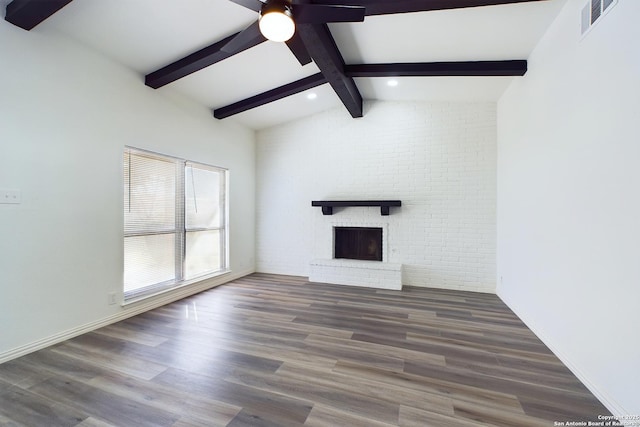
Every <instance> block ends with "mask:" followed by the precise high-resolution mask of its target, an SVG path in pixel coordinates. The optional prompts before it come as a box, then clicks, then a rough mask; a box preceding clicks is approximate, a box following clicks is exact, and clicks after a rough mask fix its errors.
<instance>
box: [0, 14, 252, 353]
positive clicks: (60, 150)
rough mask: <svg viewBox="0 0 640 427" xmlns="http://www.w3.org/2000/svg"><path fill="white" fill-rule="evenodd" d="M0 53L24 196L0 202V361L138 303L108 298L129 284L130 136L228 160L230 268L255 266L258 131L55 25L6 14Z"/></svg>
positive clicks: (5, 131) (6, 175) (0, 159)
mask: <svg viewBox="0 0 640 427" xmlns="http://www.w3.org/2000/svg"><path fill="white" fill-rule="evenodd" d="M0 52H2V54H1V55H0V56H1V59H0V61H2V66H0V82H2V90H1V93H0V188H17V189H20V190H21V191H22V199H23V202H22V204H20V205H4V204H3V205H0V361H1V360H2V359H3V358H4V359H6V358H7V357H9V358H10V357H14V356H15V355H19V354H20V352H21V351H23V350H28V349H30V348H33V346H34V345H35V346H37V343H42V342H46V341H47V340H51V339H53V340H55V337H60V336H64V335H65V334H66V333H70V332H72V331H77V330H81V329H82V328H83V326H86V325H92V324H97V323H100V322H101V321H104V320H105V319H106V320H108V319H113V318H114V317H117V316H119V315H122V314H123V313H126V312H131V311H132V310H136V309H139V307H136V306H129V307H127V308H126V309H124V308H122V307H120V306H119V305H108V304H107V302H108V299H107V294H108V292H110V291H112V290H117V291H118V292H120V294H121V291H122V258H123V244H122V229H123V214H122V206H123V202H122V191H123V190H122V150H123V146H124V145H131V146H134V147H140V148H144V149H148V150H153V151H156V152H160V153H166V154H170V155H174V156H179V157H183V158H187V159H192V160H197V161H201V162H204V163H210V164H214V165H218V166H222V167H226V168H228V169H229V170H230V187H231V195H230V198H231V199H230V229H231V242H230V247H231V268H232V270H233V271H234V273H236V274H241V273H244V274H246V273H249V272H251V271H253V257H254V235H255V230H254V227H255V226H254V224H255V218H254V215H255V203H254V200H255V198H254V188H255V140H254V138H255V136H254V134H253V132H252V131H248V130H246V129H242V128H238V127H233V126H232V125H230V124H227V123H226V122H218V121H216V120H215V119H214V118H213V117H212V116H211V113H210V111H208V110H206V109H201V108H199V107H195V106H194V105H193V104H191V103H190V102H188V101H186V100H184V99H182V100H181V99H179V98H177V97H175V96H172V95H171V94H170V89H162V90H159V91H154V90H153V89H150V88H148V87H146V86H144V83H143V77H142V76H140V75H136V74H134V73H132V72H131V71H129V70H127V69H125V68H123V67H121V66H119V65H117V64H116V63H114V62H111V61H109V60H107V59H105V58H104V57H101V56H98V55H97V54H94V53H92V52H91V51H88V50H85V49H84V48H83V47H81V46H79V45H77V44H75V43H73V42H71V41H70V40H66V39H64V38H62V37H60V36H57V35H55V34H46V35H45V34H43V33H41V32H39V31H37V30H35V31H32V32H26V31H24V30H21V29H19V28H17V27H14V26H12V25H11V24H9V23H7V22H5V21H4V20H2V21H0ZM221 281H222V280H218V281H217V282H221ZM210 283H216V281H212V282H210Z"/></svg>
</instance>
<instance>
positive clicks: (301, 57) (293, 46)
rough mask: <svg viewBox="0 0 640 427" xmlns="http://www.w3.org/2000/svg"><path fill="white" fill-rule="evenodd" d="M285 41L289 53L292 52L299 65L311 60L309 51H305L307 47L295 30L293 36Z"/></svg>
mask: <svg viewBox="0 0 640 427" xmlns="http://www.w3.org/2000/svg"><path fill="white" fill-rule="evenodd" d="M285 43H286V44H287V47H288V48H289V50H290V51H291V53H293V55H294V56H295V57H296V59H297V60H298V62H299V63H300V65H307V64H308V63H310V62H311V55H309V52H308V51H307V48H306V46H305V45H304V42H303V41H302V39H301V38H300V36H299V35H298V32H297V31H296V32H295V34H294V35H293V37H291V38H290V39H289V40H287V41H286V42H285Z"/></svg>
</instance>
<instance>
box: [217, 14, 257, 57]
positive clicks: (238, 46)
mask: <svg viewBox="0 0 640 427" xmlns="http://www.w3.org/2000/svg"><path fill="white" fill-rule="evenodd" d="M265 40H266V38H265V37H264V36H263V35H262V33H261V32H260V27H259V26H258V21H256V22H254V23H253V24H251V25H249V26H248V27H247V28H245V29H244V30H242V31H240V32H239V33H238V35H237V36H235V37H234V38H232V39H231V40H230V41H229V43H227V44H226V45H224V46H222V48H220V50H221V51H223V52H227V53H232V54H235V53H239V52H242V51H243V50H245V49H248V48H250V47H252V46H255V45H256V44H258V43H262V42H263V41H265Z"/></svg>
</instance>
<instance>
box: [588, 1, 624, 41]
mask: <svg viewBox="0 0 640 427" xmlns="http://www.w3.org/2000/svg"><path fill="white" fill-rule="evenodd" d="M617 3H618V0H589V1H588V2H587V4H585V5H584V7H583V8H582V12H581V14H580V33H581V34H582V35H583V36H585V35H586V34H587V33H588V32H589V30H590V29H591V28H592V27H593V26H594V25H596V24H597V23H598V22H600V21H601V20H602V18H603V17H604V16H605V14H606V13H607V12H609V11H610V10H611V9H612V8H613V6H615V5H616V4H617Z"/></svg>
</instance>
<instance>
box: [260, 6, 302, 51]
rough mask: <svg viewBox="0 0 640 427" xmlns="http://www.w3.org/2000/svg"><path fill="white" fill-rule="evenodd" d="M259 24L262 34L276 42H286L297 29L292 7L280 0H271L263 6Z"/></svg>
mask: <svg viewBox="0 0 640 427" xmlns="http://www.w3.org/2000/svg"><path fill="white" fill-rule="evenodd" d="M258 25H259V26H260V32H261V33H262V35H263V36H265V37H266V38H267V39H269V40H272V41H274V42H286V41H287V40H289V39H290V38H291V37H293V33H294V32H295V31H296V25H295V23H294V22H293V15H292V13H291V8H290V7H289V5H287V4H285V3H280V2H269V3H266V4H265V5H264V6H262V10H261V11H260V20H259V23H258Z"/></svg>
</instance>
